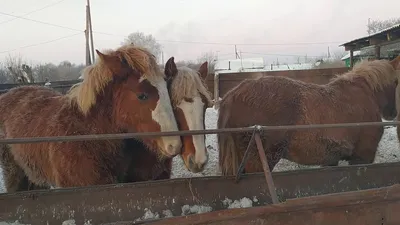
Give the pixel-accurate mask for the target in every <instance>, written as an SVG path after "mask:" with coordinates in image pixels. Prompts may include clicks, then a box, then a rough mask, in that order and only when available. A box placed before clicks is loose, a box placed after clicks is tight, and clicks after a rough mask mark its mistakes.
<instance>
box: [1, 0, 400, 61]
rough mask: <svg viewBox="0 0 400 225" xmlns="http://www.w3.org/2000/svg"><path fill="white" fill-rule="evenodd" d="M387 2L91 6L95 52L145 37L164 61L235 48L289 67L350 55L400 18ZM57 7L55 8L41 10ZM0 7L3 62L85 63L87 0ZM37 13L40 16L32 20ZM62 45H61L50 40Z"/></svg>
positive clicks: (175, 1)
mask: <svg viewBox="0 0 400 225" xmlns="http://www.w3.org/2000/svg"><path fill="white" fill-rule="evenodd" d="M381 2H384V3H385V4H378V3H377V1H376V0H319V1H317V0H301V1H299V0H274V1H272V0H271V1H270V0H217V1H216V0H212V1H211V0H201V1H200V0H186V1H183V0H140V1H139V0H113V1H110V0H92V1H91V13H92V23H93V30H94V43H95V48H96V49H100V50H101V49H104V48H115V47H118V46H119V45H120V43H121V42H122V41H123V40H124V36H126V35H128V34H129V33H131V32H136V31H141V32H144V33H146V34H153V35H154V36H155V37H156V38H157V39H158V40H159V42H160V43H161V44H162V45H163V47H164V56H165V58H169V57H170V56H174V57H175V58H176V60H190V59H196V58H197V57H198V56H199V55H200V54H201V53H202V52H207V51H214V52H218V55H219V58H220V59H228V58H234V57H235V55H234V46H233V45H232V44H237V48H238V50H239V51H242V52H243V53H242V55H243V57H265V58H266V59H267V60H268V61H269V62H268V63H272V61H273V60H276V58H279V61H280V62H282V61H285V60H288V61H292V60H294V59H295V58H296V57H297V56H302V57H304V56H305V55H308V56H310V57H312V56H320V55H322V54H326V52H327V51H328V46H329V47H330V50H331V53H332V52H333V53H334V52H337V51H338V50H343V48H342V47H338V45H339V44H342V43H343V42H346V41H350V40H352V39H355V38H358V37H361V36H364V35H366V34H367V33H366V25H367V21H368V18H371V19H388V18H392V17H398V16H399V9H400V1H399V0H384V1H381ZM50 4H54V5H52V6H50V7H47V8H45V9H42V10H39V9H41V8H43V7H45V6H48V5H50ZM0 5H1V8H0V40H1V41H0V60H3V59H4V57H5V56H7V55H8V54H12V55H18V54H20V55H22V56H23V57H24V58H25V59H27V60H29V61H31V62H33V63H39V62H53V63H58V62H60V61H63V60H69V61H71V62H73V63H84V62H85V37H84V33H83V30H84V29H85V5H86V1H85V0H64V1H60V0H34V1H32V0H12V1H11V0H0ZM34 10H38V11H36V12H34V13H31V14H29V15H25V14H27V13H29V12H32V11H34ZM4 13H6V14H12V15H16V16H22V17H24V18H27V19H31V20H36V21H40V22H45V23H51V24H56V25H59V26H61V27H56V26H51V25H46V24H43V23H39V22H34V21H29V20H26V19H21V18H17V19H15V17H11V16H6V15H4ZM24 15H25V16H24ZM10 19H13V20H12V21H8V20H10ZM63 27H64V28H63ZM67 28H72V29H67ZM80 31H82V32H80ZM104 33H106V34H104ZM74 34H75V36H71V35H74ZM68 36H69V37H68ZM63 37H67V38H64V39H60V38H63ZM56 39H60V40H57V41H54V42H50V41H53V40H56ZM171 41H172V42H171ZM180 41H181V42H180ZM185 41H186V42H202V43H197V44H194V43H184V42H185ZM46 42H49V43H46ZM296 43H297V44H296ZM299 43H322V44H307V45H304V44H303V45H300V44H299ZM250 44H253V45H250ZM254 44H260V45H254ZM261 44H264V45H261ZM32 45H33V46H32ZM27 46H31V47H27ZM21 47H23V48H21ZM165 61H166V60H165Z"/></svg>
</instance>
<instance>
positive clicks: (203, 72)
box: [199, 61, 208, 80]
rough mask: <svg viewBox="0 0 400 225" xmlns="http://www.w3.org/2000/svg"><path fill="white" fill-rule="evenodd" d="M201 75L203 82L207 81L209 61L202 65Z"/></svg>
mask: <svg viewBox="0 0 400 225" xmlns="http://www.w3.org/2000/svg"><path fill="white" fill-rule="evenodd" d="M199 74H200V77H201V78H202V79H203V80H206V78H207V75H208V62H207V61H206V62H204V63H203V64H201V66H200V69H199Z"/></svg>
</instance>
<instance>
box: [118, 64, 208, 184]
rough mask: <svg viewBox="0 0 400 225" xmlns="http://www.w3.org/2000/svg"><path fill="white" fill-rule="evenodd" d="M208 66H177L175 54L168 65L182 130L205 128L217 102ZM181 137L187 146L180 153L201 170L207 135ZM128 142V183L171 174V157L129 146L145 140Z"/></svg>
mask: <svg viewBox="0 0 400 225" xmlns="http://www.w3.org/2000/svg"><path fill="white" fill-rule="evenodd" d="M207 66H208V63H207V62H205V63H203V64H202V65H201V66H200V68H199V70H198V71H195V70H192V69H190V68H188V67H185V66H183V67H179V68H177V66H176V64H175V62H174V57H171V58H170V59H169V60H168V61H167V63H166V64H165V72H164V73H165V75H166V77H167V78H168V80H167V83H168V90H169V94H170V98H171V101H172V107H173V110H174V114H175V118H176V121H177V123H178V128H179V130H181V131H185V130H204V129H205V111H206V109H207V108H208V107H212V105H213V103H212V100H211V95H210V93H209V92H208V90H207V86H206V84H205V83H204V81H205V79H206V77H207V75H208V68H207ZM181 138H182V140H183V148H182V152H181V153H180V156H181V158H182V160H183V162H184V164H185V166H186V168H187V169H188V170H189V171H191V172H193V173H198V172H201V171H202V170H203V169H204V166H205V164H206V163H207V161H208V156H207V150H206V146H205V135H203V134H202V135H192V136H182V137H181ZM126 141H127V147H126V152H129V153H130V154H131V158H132V162H131V164H130V165H131V166H130V168H129V169H128V171H127V175H126V177H125V179H124V182H137V181H148V180H161V179H169V178H170V177H171V170H172V159H171V158H167V159H162V158H160V157H158V156H157V155H154V154H153V153H152V152H149V151H147V150H146V149H145V148H144V147H142V148H143V151H129V148H140V146H141V143H140V142H137V141H135V140H134V139H129V140H126ZM150 162H152V163H150Z"/></svg>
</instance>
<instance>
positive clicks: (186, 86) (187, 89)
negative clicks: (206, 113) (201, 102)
mask: <svg viewBox="0 0 400 225" xmlns="http://www.w3.org/2000/svg"><path fill="white" fill-rule="evenodd" d="M170 90H171V101H172V104H173V106H177V105H179V104H180V103H181V102H182V100H184V99H185V98H194V97H197V96H198V93H200V94H201V95H203V96H204V97H205V98H206V100H207V102H206V104H207V106H208V107H211V106H212V99H211V94H210V92H209V91H208V90H207V86H206V84H205V83H204V81H203V80H202V79H201V78H200V76H199V74H198V72H197V71H195V70H192V69H190V68H188V67H179V68H178V74H177V75H176V76H175V77H174V79H173V80H172V82H171V86H170Z"/></svg>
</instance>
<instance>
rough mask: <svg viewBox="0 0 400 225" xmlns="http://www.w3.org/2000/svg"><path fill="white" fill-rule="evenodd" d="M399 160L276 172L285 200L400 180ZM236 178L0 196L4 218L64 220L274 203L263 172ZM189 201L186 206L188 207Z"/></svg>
mask: <svg viewBox="0 0 400 225" xmlns="http://www.w3.org/2000/svg"><path fill="white" fill-rule="evenodd" d="M398 171H400V163H388V164H372V165H360V166H346V167H326V168H318V169H308V170H299V171H288V172H278V173H272V176H273V179H274V183H275V186H276V192H277V194H278V199H279V200H280V202H283V201H286V200H287V199H293V198H300V197H306V196H313V195H323V194H328V193H340V192H345V191H355V190H365V189H370V188H377V187H384V186H389V185H393V184H397V183H400V174H399V173H398ZM234 180H235V177H234V176H232V177H198V178H190V179H172V180H164V181H153V182H138V183H131V184H118V185H102V186H95V187H81V188H70V189H53V190H49V191H39V190H38V191H30V192H20V193H15V194H1V195H0V221H12V222H13V221H15V220H19V222H20V223H25V224H32V225H36V224H47V223H49V224H61V223H62V222H63V221H65V220H68V219H74V220H75V222H76V224H83V223H84V222H85V221H86V220H88V219H90V220H91V223H92V224H101V223H111V222H115V221H133V220H137V219H139V218H141V217H143V216H144V215H145V213H146V212H148V211H146V208H147V210H149V211H150V212H153V213H157V214H158V215H159V217H160V218H163V217H166V215H165V214H164V212H165V210H170V211H169V212H170V213H172V215H174V216H180V215H182V210H183V208H182V207H184V206H185V205H186V206H187V207H199V206H203V207H204V206H205V207H210V208H211V209H212V210H213V211H218V210H224V209H226V208H227V205H226V204H225V203H224V201H226V200H227V199H228V200H229V199H230V200H232V201H235V200H238V201H240V200H241V199H242V198H243V197H246V198H248V201H250V202H251V204H252V206H263V205H266V204H270V203H271V198H270V196H269V193H268V189H267V187H266V183H265V178H264V175H263V174H262V173H257V174H249V175H245V176H243V178H242V179H241V180H240V182H239V183H237V184H235V182H234ZM186 206H185V207H186Z"/></svg>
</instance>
